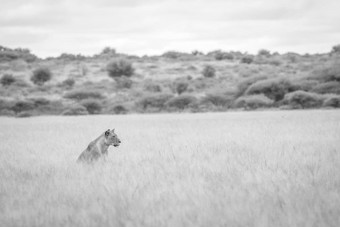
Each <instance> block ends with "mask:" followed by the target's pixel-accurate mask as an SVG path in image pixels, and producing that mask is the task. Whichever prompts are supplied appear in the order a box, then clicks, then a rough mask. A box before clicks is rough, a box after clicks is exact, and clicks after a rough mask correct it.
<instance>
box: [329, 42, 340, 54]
mask: <svg viewBox="0 0 340 227" xmlns="http://www.w3.org/2000/svg"><path fill="white" fill-rule="evenodd" d="M331 54H340V44H338V45H335V46H333V47H332V50H331Z"/></svg>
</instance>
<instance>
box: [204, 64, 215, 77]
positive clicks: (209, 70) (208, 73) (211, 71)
mask: <svg viewBox="0 0 340 227" xmlns="http://www.w3.org/2000/svg"><path fill="white" fill-rule="evenodd" d="M215 73H216V69H215V68H214V67H212V66H211V65H206V66H205V67H204V69H203V71H202V75H203V76H204V77H207V78H211V77H215Z"/></svg>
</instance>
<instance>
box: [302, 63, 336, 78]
mask: <svg viewBox="0 0 340 227" xmlns="http://www.w3.org/2000/svg"><path fill="white" fill-rule="evenodd" d="M309 79H314V80H318V81H322V82H329V81H338V82H340V62H339V61H338V62H333V63H331V64H329V65H326V66H323V67H322V68H319V69H317V70H315V71H314V72H313V73H312V75H310V76H309Z"/></svg>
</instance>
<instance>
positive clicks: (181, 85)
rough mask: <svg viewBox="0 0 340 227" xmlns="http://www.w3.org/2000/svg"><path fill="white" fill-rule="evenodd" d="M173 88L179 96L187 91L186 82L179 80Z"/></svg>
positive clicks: (187, 85)
mask: <svg viewBox="0 0 340 227" xmlns="http://www.w3.org/2000/svg"><path fill="white" fill-rule="evenodd" d="M173 86H174V89H175V91H176V93H177V94H179V95H180V94H182V93H183V92H185V91H186V90H187V89H188V87H189V84H188V82H186V81H183V80H179V81H176V82H175V83H174V85H173Z"/></svg>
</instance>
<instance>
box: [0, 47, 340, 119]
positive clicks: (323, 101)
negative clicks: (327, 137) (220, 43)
mask: <svg viewBox="0 0 340 227" xmlns="http://www.w3.org/2000/svg"><path fill="white" fill-rule="evenodd" d="M337 47H338V46H335V47H333V49H332V51H330V53H325V54H314V55H309V54H305V55H299V54H296V53H285V54H279V53H271V52H270V51H268V50H260V51H259V52H258V54H256V55H249V54H247V53H241V52H224V51H212V52H209V53H207V54H203V53H201V52H200V51H193V52H192V53H180V52H175V51H169V52H166V53H164V54H162V55H161V56H143V57H137V56H129V55H125V54H119V53H117V52H116V51H115V50H114V49H112V48H105V49H104V50H103V51H102V52H101V53H100V54H97V55H94V56H90V57H85V56H82V55H73V54H62V55H61V56H59V57H56V58H46V59H39V58H37V57H35V56H34V55H33V54H31V53H30V51H29V50H27V49H21V48H18V49H13V50H12V49H9V48H5V47H1V49H0V82H1V85H0V88H1V90H0V115H6V116H18V117H26V116H32V115H84V114H125V113H150V112H207V111H227V110H229V109H246V110H249V109H257V108H284V109H289V108H320V107H327V108H337V107H339V106H340V51H339V49H340V48H337ZM8 56H12V57H8ZM13 56H14V57H13Z"/></svg>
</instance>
